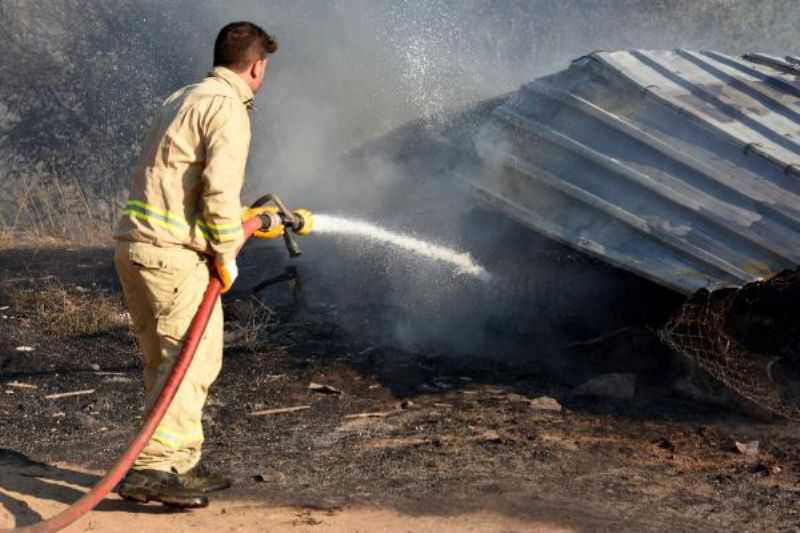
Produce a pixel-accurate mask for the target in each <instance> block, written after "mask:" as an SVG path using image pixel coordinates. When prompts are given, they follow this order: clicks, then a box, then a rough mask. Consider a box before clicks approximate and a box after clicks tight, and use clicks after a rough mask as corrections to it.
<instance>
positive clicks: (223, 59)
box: [214, 22, 278, 70]
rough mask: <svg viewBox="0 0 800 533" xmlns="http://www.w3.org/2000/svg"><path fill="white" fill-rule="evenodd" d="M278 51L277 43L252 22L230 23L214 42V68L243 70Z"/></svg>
mask: <svg viewBox="0 0 800 533" xmlns="http://www.w3.org/2000/svg"><path fill="white" fill-rule="evenodd" d="M277 50H278V41H276V40H275V39H274V38H273V37H272V36H271V35H270V34H268V33H267V32H265V31H264V30H263V29H261V28H260V27H258V26H256V25H255V24H253V23H252V22H231V23H230V24H228V25H227V26H225V27H224V28H222V29H221V30H220V31H219V35H217V40H216V41H215V42H214V66H215V67H228V68H232V69H234V70H244V69H246V68H247V67H248V66H250V65H251V64H253V63H254V62H255V61H257V60H259V59H264V58H265V57H266V56H267V54H274V53H275V52H276V51H277Z"/></svg>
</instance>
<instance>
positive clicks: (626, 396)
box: [573, 373, 636, 400]
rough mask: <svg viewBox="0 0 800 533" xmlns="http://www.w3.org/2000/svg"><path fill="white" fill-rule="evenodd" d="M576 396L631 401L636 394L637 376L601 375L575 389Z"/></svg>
mask: <svg viewBox="0 0 800 533" xmlns="http://www.w3.org/2000/svg"><path fill="white" fill-rule="evenodd" d="M573 394H574V395H575V396H591V397H598V398H611V399H614V400H631V399H633V396H634V394H636V374H622V373H613V374H601V375H599V376H596V377H594V378H592V379H590V380H589V381H587V382H586V383H584V384H583V385H579V386H578V387H575V390H573Z"/></svg>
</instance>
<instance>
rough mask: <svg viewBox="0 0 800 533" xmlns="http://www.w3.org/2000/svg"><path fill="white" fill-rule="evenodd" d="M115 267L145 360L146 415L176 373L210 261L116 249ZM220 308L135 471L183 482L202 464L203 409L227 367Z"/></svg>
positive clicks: (194, 255)
mask: <svg viewBox="0 0 800 533" xmlns="http://www.w3.org/2000/svg"><path fill="white" fill-rule="evenodd" d="M114 264H115V266H116V269H117V274H118V275H119V279H120V282H121V283H122V289H123V292H124V294H125V299H126V300H127V303H128V310H129V311H130V314H131V320H132V322H133V328H134V331H135V333H136V337H137V339H138V341H139V347H140V349H141V350H142V351H143V352H144V388H145V412H147V411H148V410H149V408H150V406H151V405H152V403H153V402H154V401H155V399H156V396H157V395H158V392H159V391H160V390H161V386H162V385H163V383H164V382H165V381H166V378H167V376H169V373H170V371H171V370H172V365H173V364H174V362H175V358H176V357H177V355H178V353H179V352H180V349H181V346H182V344H183V340H184V337H185V335H186V332H187V330H188V329H189V324H190V323H191V321H192V318H193V317H194V314H195V312H196V311H197V308H198V306H199V305H200V301H201V300H202V299H203V293H204V292H205V289H206V286H207V285H208V281H209V276H210V273H209V268H208V263H207V260H206V258H205V257H204V256H203V255H202V254H200V253H198V252H196V251H192V250H189V249H187V248H180V247H174V248H161V247H156V246H153V245H151V244H146V243H139V242H128V241H118V242H117V245H116V250H115V253H114ZM222 326H223V324H222V305H221V303H220V302H219V300H218V301H217V303H216V305H215V306H214V310H213V311H212V313H211V317H210V320H209V322H208V327H207V328H206V331H205V334H204V335H203V338H202V339H201V341H200V345H199V346H198V348H197V352H196V354H195V356H194V359H193V361H192V364H191V366H190V367H189V370H188V372H187V373H186V377H185V378H184V380H183V383H182V384H181V386H180V388H179V389H178V392H177V394H176V395H175V399H174V400H173V401H172V404H171V405H170V408H169V410H168V411H167V413H166V415H165V416H164V419H163V420H162V422H161V424H160V425H159V426H158V429H157V430H156V432H155V434H154V435H153V437H152V438H151V439H150V442H149V443H148V444H147V446H146V447H145V448H144V450H142V453H141V454H139V457H138V459H137V460H136V463H135V464H134V466H133V468H134V469H135V470H143V469H153V470H162V471H167V472H175V473H178V474H183V473H185V472H186V471H188V470H190V469H191V468H193V467H194V466H195V465H196V464H197V463H198V462H199V461H200V454H201V448H202V444H203V425H202V416H203V405H204V404H205V401H206V397H207V395H208V388H209V387H210V386H211V384H212V383H213V382H214V380H215V379H216V377H217V375H218V374H219V371H220V368H221V366H222Z"/></svg>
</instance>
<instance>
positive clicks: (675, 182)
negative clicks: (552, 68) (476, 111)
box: [472, 50, 800, 294]
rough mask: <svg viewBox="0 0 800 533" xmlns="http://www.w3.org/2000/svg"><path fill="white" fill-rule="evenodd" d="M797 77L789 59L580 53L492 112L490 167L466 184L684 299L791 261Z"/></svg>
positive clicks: (799, 212)
mask: <svg viewBox="0 0 800 533" xmlns="http://www.w3.org/2000/svg"><path fill="white" fill-rule="evenodd" d="M799 76H800V59H798V58H795V57H787V58H785V59H781V58H777V57H772V56H766V55H760V54H753V55H747V56H744V57H743V58H736V57H731V56H727V55H724V54H721V53H717V52H695V51H688V50H675V51H644V50H634V51H620V52H596V53H592V54H590V55H588V56H585V57H582V58H580V59H578V60H576V61H575V62H573V64H572V65H571V66H570V68H568V69H566V70H564V71H562V72H559V73H557V74H554V75H552V76H548V77H545V78H541V79H538V80H536V81H534V82H532V83H529V84H526V85H524V86H523V87H522V88H521V89H520V90H519V91H518V92H517V93H514V94H513V95H512V96H511V97H510V98H509V99H508V100H507V101H506V102H505V103H504V104H502V105H500V106H499V107H498V108H496V109H495V110H494V112H493V121H492V123H491V124H490V126H489V130H488V133H486V134H485V135H481V137H482V138H483V139H484V140H485V139H491V140H490V141H489V142H490V145H491V147H490V148H491V149H490V151H489V152H490V153H491V159H494V160H497V161H500V162H501V163H502V166H503V171H502V172H497V173H492V174H491V176H487V177H485V178H484V179H482V180H480V181H476V182H473V183H472V185H473V186H474V187H475V189H476V190H477V191H478V193H479V195H480V196H481V197H482V198H483V199H484V200H486V201H488V202H490V203H491V204H492V205H494V206H496V207H497V208H498V209H500V210H501V211H503V212H505V213H506V214H508V215H510V216H512V217H513V218H515V219H517V220H519V221H521V222H522V223H524V224H527V225H529V226H531V227H533V228H534V229H536V230H537V231H540V232H542V233H544V234H546V235H547V236H549V237H551V238H554V239H557V240H559V241H563V242H566V243H568V244H570V245H571V246H574V247H576V248H579V249H581V250H584V251H586V252H588V253H590V254H593V255H595V256H598V257H600V258H601V259H603V260H604V261H607V262H609V263H612V264H614V265H617V266H619V267H621V268H624V269H627V270H630V271H632V272H634V273H636V274H639V275H641V276H644V277H646V278H649V279H652V280H654V281H656V282H657V283H660V284H662V285H665V286H668V287H670V288H672V289H674V290H677V291H680V292H683V293H687V294H688V293H693V292H694V291H696V290H698V289H701V288H708V289H714V288H718V287H724V286H739V285H742V284H744V283H747V282H750V281H754V280H757V279H761V278H764V277H767V276H769V275H770V274H772V273H775V272H777V271H780V270H782V269H784V268H787V267H793V266H796V265H797V264H800V77H799ZM484 148H485V147H484ZM482 152H483V153H485V154H486V153H489V152H487V151H486V150H485V149H484V150H482Z"/></svg>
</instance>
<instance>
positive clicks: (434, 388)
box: [0, 242, 800, 531]
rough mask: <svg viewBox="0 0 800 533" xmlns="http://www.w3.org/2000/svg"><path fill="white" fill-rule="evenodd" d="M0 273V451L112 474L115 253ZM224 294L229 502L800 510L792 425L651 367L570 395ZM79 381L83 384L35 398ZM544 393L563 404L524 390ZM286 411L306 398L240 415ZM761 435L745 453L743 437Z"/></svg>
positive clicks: (702, 519)
mask: <svg viewBox="0 0 800 533" xmlns="http://www.w3.org/2000/svg"><path fill="white" fill-rule="evenodd" d="M0 269H2V282H0V308H3V310H2V311H1V312H0V315H2V317H3V318H2V328H0V383H2V387H0V388H2V389H3V394H2V395H0V423H1V425H2V428H3V431H2V437H0V448H2V449H3V451H2V454H0V464H2V465H3V469H4V471H5V472H13V471H20V472H25V471H29V469H30V468H31V466H30V465H29V464H27V463H26V462H25V460H24V459H22V458H20V456H18V455H15V453H21V454H24V456H27V457H28V458H30V459H32V460H35V461H42V462H45V463H50V464H54V463H60V464H64V463H67V464H71V465H79V466H81V467H84V468H95V469H101V470H102V469H105V468H107V467H108V466H109V465H110V464H111V462H112V461H113V459H114V458H115V457H116V456H117V455H118V454H119V453H120V452H121V450H122V447H123V446H124V445H125V444H126V442H127V439H128V436H129V435H130V434H131V430H132V428H133V425H134V424H135V422H136V421H137V420H138V419H139V418H140V417H141V414H142V411H141V408H140V405H141V399H142V393H141V378H140V363H139V359H138V356H137V350H136V346H135V343H134V341H133V339H132V337H131V336H130V334H129V331H128V325H127V323H126V321H125V316H124V315H121V314H120V313H123V312H124V309H123V307H122V306H121V301H120V296H119V294H118V292H117V289H116V286H115V280H114V276H113V270H112V268H111V263H110V251H109V250H108V249H106V248H103V247H98V248H87V247H76V246H70V245H65V244H64V243H59V242H49V243H42V242H28V243H27V244H21V245H15V246H10V245H4V247H3V248H2V250H0ZM6 306H8V307H6ZM227 306H228V317H229V323H228V325H227V328H228V330H229V335H228V336H229V338H228V341H229V342H228V345H229V346H230V347H229V348H228V349H227V351H226V358H225V364H224V368H223V371H222V374H221V376H220V379H219V380H218V382H217V383H216V385H215V386H214V388H213V390H212V395H211V400H210V403H209V407H208V410H207V413H208V414H207V417H206V421H205V423H206V424H205V425H206V432H207V458H208V460H209V462H210V464H211V465H212V466H213V467H217V468H222V469H224V470H226V471H228V472H230V473H231V474H232V476H233V477H234V479H235V483H236V485H235V487H234V489H233V490H232V491H231V492H230V493H228V494H226V495H224V496H222V498H230V499H234V498H245V499H252V500H253V501H254V502H255V504H257V505H262V504H263V505H280V504H288V505H292V506H297V507H300V508H309V509H318V510H319V509H324V510H326V511H329V512H331V513H335V512H337V509H342V508H347V507H349V506H354V505H371V506H378V507H388V508H393V509H397V510H399V511H401V512H402V513H406V514H409V515H419V514H429V515H430V514H432V515H441V516H448V515H453V514H459V513H461V512H467V511H470V510H474V509H490V510H494V511H497V512H500V513H505V514H508V515H513V516H517V517H531V518H538V519H547V520H549V521H551V522H552V523H554V524H560V525H563V526H566V527H574V528H576V529H579V530H580V529H584V530H592V531H603V530H609V531H610V530H618V529H619V528H620V527H623V528H626V529H632V530H638V531H643V530H653V531H661V530H663V531H667V530H669V531H676V530H687V531H688V530H697V529H703V530H713V529H720V530H740V531H741V530H749V531H789V530H791V528H792V527H794V525H795V524H796V523H797V520H798V517H797V514H796V513H797V510H796V509H797V502H798V495H799V494H798V491H797V482H798V480H800V461H798V459H797V458H798V450H800V438H799V436H797V434H796V431H795V430H794V429H793V428H792V426H791V425H789V424H784V423H780V422H774V423H771V424H767V423H762V422H755V421H753V420H750V419H746V418H743V417H741V416H738V415H736V414H733V413H730V412H725V411H723V410H721V409H720V408H719V407H716V406H712V405H709V404H701V403H697V402H691V401H688V400H685V399H682V398H680V397H677V396H675V395H674V393H673V392H672V391H671V390H670V389H668V388H667V387H666V386H665V384H664V383H663V382H662V383H659V381H658V380H656V379H652V376H651V379H649V380H640V381H639V383H638V385H637V390H636V396H635V398H634V399H633V400H631V401H622V402H614V401H609V400H599V399H594V400H587V399H582V398H579V397H577V396H576V395H575V394H573V387H572V386H571V385H570V384H568V383H565V382H564V381H563V380H556V379H553V376H552V375H548V374H546V373H544V372H543V371H542V370H541V369H540V368H533V367H530V366H528V367H526V366H525V365H521V364H517V365H513V366H512V365H508V364H503V363H500V362H497V361H496V360H493V359H492V358H487V357H481V354H475V357H471V358H458V359H454V358H451V357H447V356H446V354H437V353H410V352H408V351H403V350H399V349H396V348H393V347H392V346H389V345H385V344H381V343H380V342H379V340H378V339H374V338H370V336H369V335H368V334H367V333H366V332H368V331H369V328H366V327H365V328H364V330H363V331H364V332H365V333H364V334H362V335H358V334H355V333H354V332H353V329H352V328H348V329H343V328H342V327H340V326H339V324H340V323H341V319H342V314H344V313H348V312H350V311H349V310H347V309H337V308H334V307H331V306H324V305H321V304H319V303H318V304H317V305H306V306H299V307H298V306H296V305H289V304H287V305H285V306H281V307H274V308H266V307H264V306H263V305H261V304H258V303H255V302H254V301H252V300H248V299H246V298H243V299H240V300H239V301H237V302H228V304H227ZM78 317H82V318H83V320H78V321H76V320H74V319H75V318H78ZM255 323H258V324H259V325H260V326H259V328H258V331H256V332H255V333H254V334H253V332H252V324H255ZM351 323H352V320H351ZM623 336H624V335H623ZM598 342H600V345H601V348H599V349H600V350H601V351H602V350H606V351H608V350H609V349H610V348H609V345H608V343H606V344H605V345H604V344H603V341H602V340H601V341H598ZM19 346H30V347H32V348H33V351H30V352H25V351H18V350H17V347H19ZM637 355H640V356H642V357H644V356H645V355H646V354H637ZM310 383H318V384H322V385H325V386H327V387H329V388H332V389H327V392H326V391H315V390H312V389H309V384H310ZM33 387H35V388H33ZM334 389H335V390H334ZM85 390H94V392H92V393H89V394H85V395H82V396H75V397H68V398H62V399H47V398H45V396H47V395H49V394H56V393H63V392H73V391H85ZM336 391H338V392H336ZM542 396H547V397H550V398H553V399H556V400H557V401H558V402H559V403H560V404H561V406H562V409H561V410H560V411H553V410H547V409H544V408H542V407H543V406H542V405H541V404H540V403H539V402H533V403H532V402H531V400H535V399H537V398H540V397H542ZM293 406H309V408H308V409H306V410H303V411H296V412H292V413H286V414H276V415H266V416H250V413H253V412H256V411H263V410H269V409H278V408H283V407H293ZM364 413H369V415H364ZM359 414H361V416H353V415H359ZM753 440H758V441H759V443H760V448H759V450H758V453H756V454H755V455H746V454H742V453H740V452H738V451H737V450H736V448H735V445H734V443H735V442H737V441H738V442H748V441H753ZM12 452H14V453H12ZM26 469H28V470H26ZM30 476H38V477H40V478H41V481H42V483H43V486H45V485H47V486H51V483H50V482H49V481H48V478H53V479H57V478H62V479H63V478H67V479H71V480H72V482H74V483H76V484H78V485H90V484H91V483H92V482H93V477H92V476H87V475H79V474H77V473H74V472H72V473H71V472H70V471H69V470H68V469H64V468H46V469H44V470H42V471H38V474H37V473H36V472H33V473H30V471H29V473H28V477H29V478H30ZM3 479H4V480H5V482H6V483H11V484H12V485H13V481H8V480H13V479H15V478H14V477H13V476H12V477H4V478H3ZM2 488H3V489H4V492H5V491H9V490H10V491H15V490H20V487H15V486H4V487H2ZM77 496H78V492H77V491H75V490H72V489H64V490H62V491H61V492H59V493H58V497H59V498H61V499H63V501H70V500H72V499H74V498H76V497H77ZM2 503H3V504H4V506H5V509H6V510H7V511H8V512H9V513H11V514H13V515H14V516H15V517H16V520H17V523H18V524H23V523H31V522H34V521H36V519H37V518H38V515H37V513H36V512H35V511H33V510H32V509H30V507H28V506H26V505H22V504H20V502H18V501H16V500H15V499H14V498H13V497H10V496H7V495H3V497H2ZM102 509H103V508H102V507H101V511H100V512H102ZM131 510H132V511H135V510H136V509H131ZM145 510H151V509H150V508H147V509H144V508H143V509H142V511H145Z"/></svg>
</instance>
